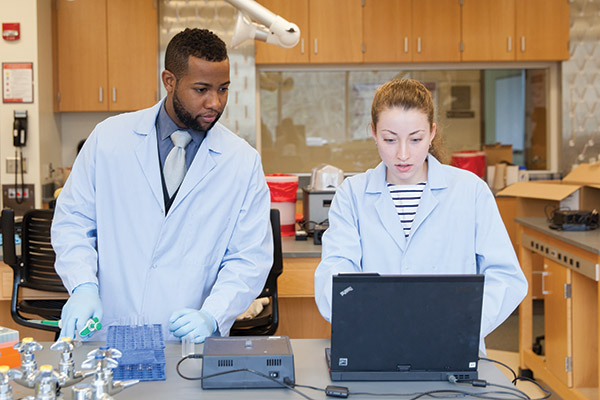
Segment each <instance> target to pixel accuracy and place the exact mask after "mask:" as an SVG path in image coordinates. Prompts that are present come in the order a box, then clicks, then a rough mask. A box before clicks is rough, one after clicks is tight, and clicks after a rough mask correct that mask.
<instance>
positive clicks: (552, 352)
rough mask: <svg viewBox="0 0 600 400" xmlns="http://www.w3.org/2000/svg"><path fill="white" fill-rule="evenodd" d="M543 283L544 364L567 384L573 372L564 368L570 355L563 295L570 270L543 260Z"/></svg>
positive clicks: (567, 313) (568, 304)
mask: <svg viewBox="0 0 600 400" xmlns="http://www.w3.org/2000/svg"><path fill="white" fill-rule="evenodd" d="M543 282H544V284H543V290H544V335H545V345H544V349H545V354H546V367H547V368H548V370H549V371H550V372H552V374H553V375H554V376H555V377H556V378H557V379H559V380H560V381H561V382H562V383H564V384H565V385H568V386H569V387H571V386H572V379H573V378H572V375H573V374H572V372H569V371H567V369H566V368H565V367H566V365H567V357H571V356H572V338H571V331H572V330H571V319H572V315H571V299H570V298H565V284H570V283H571V270H570V269H568V268H565V267H563V266H561V265H560V264H557V263H555V262H553V261H551V260H549V259H545V263H544V277H543Z"/></svg>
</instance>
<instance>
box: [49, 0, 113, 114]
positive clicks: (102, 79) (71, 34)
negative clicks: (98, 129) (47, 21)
mask: <svg viewBox="0 0 600 400" xmlns="http://www.w3.org/2000/svg"><path fill="white" fill-rule="evenodd" d="M55 12H56V19H55V21H56V28H55V29H56V40H57V43H55V45H56V48H55V57H56V59H57V63H56V67H57V70H58V71H57V74H56V77H57V82H55V83H56V84H57V86H58V97H59V99H57V101H58V107H57V110H58V111H105V110H108V101H107V86H106V85H107V81H108V77H107V72H106V63H107V58H106V0H78V1H69V0H58V1H57V7H56V8H55Z"/></svg>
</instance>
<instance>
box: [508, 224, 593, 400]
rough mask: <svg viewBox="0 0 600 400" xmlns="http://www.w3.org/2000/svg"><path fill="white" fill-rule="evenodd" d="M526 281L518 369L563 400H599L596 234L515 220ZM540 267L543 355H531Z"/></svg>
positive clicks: (520, 310)
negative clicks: (535, 285)
mask: <svg viewBox="0 0 600 400" xmlns="http://www.w3.org/2000/svg"><path fill="white" fill-rule="evenodd" d="M515 221H516V223H517V235H516V236H517V237H516V239H517V243H518V246H517V248H518V256H519V261H520V263H521V267H522V268H523V272H524V274H525V277H526V278H527V281H528V282H529V283H530V287H529V291H528V293H527V296H526V297H525V299H524V300H523V302H522V303H521V305H520V307H519V353H520V367H521V369H523V370H530V371H531V372H532V373H533V375H534V378H536V379H537V378H539V379H542V380H543V381H544V382H545V383H547V384H548V385H549V386H550V387H551V388H552V390H554V391H555V392H556V393H557V394H558V395H559V396H561V397H562V398H565V399H598V395H599V390H598V383H599V380H600V377H599V368H598V360H599V359H600V353H599V351H600V341H599V336H598V331H599V329H600V327H599V325H598V324H599V319H598V310H599V307H600V296H599V293H600V292H599V285H600V229H596V230H592V231H558V230H554V229H550V227H549V223H548V222H547V220H546V218H533V217H526V218H516V219H515ZM537 263H541V264H542V268H543V269H542V274H541V275H542V285H541V286H542V294H543V299H544V342H543V350H544V351H543V353H542V354H538V352H534V351H533V346H532V344H533V342H534V340H535V338H533V337H532V336H533V323H532V319H533V318H532V313H533V302H532V289H531V283H532V278H533V268H534V265H535V264H537Z"/></svg>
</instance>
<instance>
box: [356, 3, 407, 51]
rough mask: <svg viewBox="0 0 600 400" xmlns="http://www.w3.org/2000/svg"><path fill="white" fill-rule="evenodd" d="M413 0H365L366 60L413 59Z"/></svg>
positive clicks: (364, 35) (364, 33)
mask: <svg viewBox="0 0 600 400" xmlns="http://www.w3.org/2000/svg"><path fill="white" fill-rule="evenodd" d="M411 10H412V0H367V1H366V2H365V7H364V8H363V40H364V43H365V53H364V56H363V59H364V61H365V62H407V61H411V60H412V55H411V51H414V49H415V47H414V46H413V48H412V49H411V48H410V42H411V40H410V38H411V30H412V20H411V14H412V11H411Z"/></svg>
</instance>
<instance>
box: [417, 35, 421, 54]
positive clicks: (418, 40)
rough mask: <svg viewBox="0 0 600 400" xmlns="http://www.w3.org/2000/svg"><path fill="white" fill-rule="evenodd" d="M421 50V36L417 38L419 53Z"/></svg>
mask: <svg viewBox="0 0 600 400" xmlns="http://www.w3.org/2000/svg"><path fill="white" fill-rule="evenodd" d="M420 52H421V37H418V38H417V53H420Z"/></svg>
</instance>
